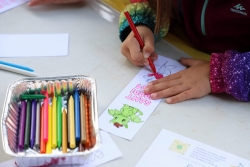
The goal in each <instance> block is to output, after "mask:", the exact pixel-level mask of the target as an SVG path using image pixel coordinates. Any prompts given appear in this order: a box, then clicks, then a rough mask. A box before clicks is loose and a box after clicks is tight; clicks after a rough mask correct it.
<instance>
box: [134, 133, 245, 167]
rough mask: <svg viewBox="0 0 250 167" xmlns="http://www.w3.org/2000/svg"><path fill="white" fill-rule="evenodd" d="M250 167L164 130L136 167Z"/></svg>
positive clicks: (228, 154)
mask: <svg viewBox="0 0 250 167" xmlns="http://www.w3.org/2000/svg"><path fill="white" fill-rule="evenodd" d="M152 166H157V167H249V166H250V161H248V160H246V159H243V158H240V157H237V156H235V155H232V154H230V153H227V152H225V151H222V150H219V149H216V148H213V147H211V146H208V145H205V144H203V143H200V142H198V141H195V140H192V139H190V138H187V137H184V136H181V135H179V134H176V133H173V132H170V131H167V130H165V129H163V130H162V131H161V132H160V133H159V135H158V136H157V137H156V139H155V140H154V142H153V143H152V144H151V145H150V147H149V148H148V149H147V151H146V152H145V153H144V155H143V156H142V158H141V159H140V160H139V162H138V163H137V165H136V167H152Z"/></svg>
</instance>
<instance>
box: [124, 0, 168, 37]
mask: <svg viewBox="0 0 250 167" xmlns="http://www.w3.org/2000/svg"><path fill="white" fill-rule="evenodd" d="M131 2H134V3H132V4H129V5H127V6H126V8H125V9H124V10H123V11H122V12H121V14H120V19H119V37H120V39H121V41H122V42H123V41H124V40H125V39H126V37H127V36H128V35H129V33H130V32H131V29H130V27H129V24H128V21H127V19H126V17H125V15H124V12H125V11H128V12H129V14H130V15H131V18H132V20H133V22H134V24H135V25H145V26H147V27H148V28H149V29H150V30H151V31H152V32H154V27H155V20H156V14H155V11H154V10H153V9H152V8H151V7H150V6H149V4H148V3H147V2H145V0H131ZM168 29H169V25H166V26H164V27H162V28H161V30H160V33H159V35H155V36H154V38H155V41H159V40H160V39H161V38H163V37H164V36H165V35H166V34H167V32H168Z"/></svg>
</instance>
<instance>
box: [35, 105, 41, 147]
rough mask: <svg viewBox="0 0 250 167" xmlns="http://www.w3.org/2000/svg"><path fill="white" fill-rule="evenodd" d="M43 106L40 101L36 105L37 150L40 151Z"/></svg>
mask: <svg viewBox="0 0 250 167" xmlns="http://www.w3.org/2000/svg"><path fill="white" fill-rule="evenodd" d="M40 110H41V104H40V101H38V102H37V103H36V138H35V149H36V150H40V133H41V132H40V122H41V116H40V114H41V112H40Z"/></svg>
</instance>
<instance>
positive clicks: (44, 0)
mask: <svg viewBox="0 0 250 167" xmlns="http://www.w3.org/2000/svg"><path fill="white" fill-rule="evenodd" d="M81 1H82V0H30V2H29V3H28V6H36V5H41V4H50V3H57V4H61V3H75V2H81Z"/></svg>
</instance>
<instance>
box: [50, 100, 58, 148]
mask: <svg viewBox="0 0 250 167" xmlns="http://www.w3.org/2000/svg"><path fill="white" fill-rule="evenodd" d="M56 105H57V103H56V97H55V96H54V97H53V99H52V143H51V147H52V148H53V149H55V148H56V147H57V110H56Z"/></svg>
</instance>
